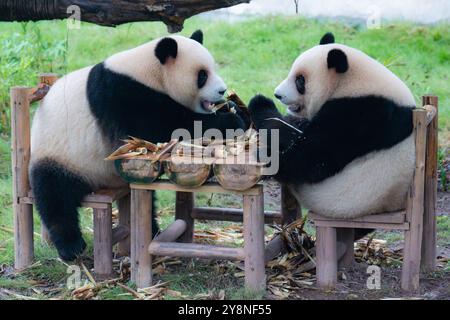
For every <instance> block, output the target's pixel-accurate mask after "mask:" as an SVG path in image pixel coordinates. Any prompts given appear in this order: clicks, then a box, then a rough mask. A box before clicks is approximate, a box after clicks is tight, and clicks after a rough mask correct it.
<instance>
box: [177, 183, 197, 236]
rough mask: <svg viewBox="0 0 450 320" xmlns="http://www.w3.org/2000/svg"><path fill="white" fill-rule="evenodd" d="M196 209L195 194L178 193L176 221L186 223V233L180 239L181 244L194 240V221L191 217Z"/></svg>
mask: <svg viewBox="0 0 450 320" xmlns="http://www.w3.org/2000/svg"><path fill="white" fill-rule="evenodd" d="M193 208H194V193H192V192H180V191H177V192H176V201H175V219H176V220H177V219H182V220H184V221H185V222H186V231H185V232H184V233H183V234H182V235H181V236H180V237H179V238H178V241H179V242H192V240H193V239H194V219H193V218H192V217H191V213H192V209H193Z"/></svg>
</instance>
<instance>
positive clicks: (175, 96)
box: [30, 31, 249, 260]
mask: <svg viewBox="0 0 450 320" xmlns="http://www.w3.org/2000/svg"><path fill="white" fill-rule="evenodd" d="M202 42H203V34H202V32H201V31H196V32H194V33H193V34H192V36H191V38H186V37H182V36H170V37H164V38H160V39H155V40H153V41H150V42H148V43H146V44H143V45H141V46H139V47H137V48H134V49H131V50H128V51H124V52H120V53H118V54H115V55H113V56H111V57H110V58H108V59H106V60H105V61H104V62H101V63H99V64H97V65H95V66H90V67H86V68H84V69H80V70H77V71H74V72H72V73H69V74H67V75H66V76H65V77H63V78H61V79H59V80H58V81H57V82H56V83H55V84H54V85H53V86H52V88H51V89H50V91H49V92H48V94H47V95H46V97H45V98H44V100H43V102H42V104H41V106H40V107H39V108H38V109H37V111H36V113H35V116H34V119H33V125H32V131H31V162H30V182H31V187H32V190H33V192H34V196H35V200H36V206H37V209H38V211H39V213H40V216H41V218H42V220H43V223H44V224H45V226H46V227H47V228H48V230H49V233H50V238H51V240H52V242H53V243H54V245H55V247H56V249H57V250H58V253H59V255H60V256H61V258H63V259H65V260H73V259H74V258H75V257H76V256H77V255H79V254H80V253H82V252H83V250H84V249H85V247H86V243H85V242H84V240H83V238H82V235H81V230H80V227H79V222H78V213H77V208H78V207H79V206H80V204H81V200H82V199H83V197H84V196H85V195H86V194H88V193H90V192H92V191H94V190H96V189H99V188H105V187H108V188H111V187H119V186H122V185H124V183H125V182H124V181H123V180H121V179H120V177H119V176H118V174H117V173H116V172H115V170H114V166H113V164H112V163H111V162H106V161H103V159H104V158H105V157H106V156H107V155H108V154H110V153H111V152H112V151H113V150H114V149H115V148H116V147H117V146H118V144H119V143H120V139H123V138H126V137H127V136H129V135H130V136H135V137H139V138H142V139H145V140H149V141H155V142H165V141H168V140H170V138H171V134H172V132H173V131H174V130H175V129H179V128H185V129H188V130H189V131H190V132H191V134H192V131H193V128H194V120H197V121H202V128H203V130H207V129H209V128H216V129H219V130H221V131H222V132H224V131H225V130H226V129H244V130H245V129H247V127H248V126H249V119H248V117H247V116H246V115H245V114H244V113H243V112H242V111H240V110H236V111H237V112H236V113H223V112H222V113H212V110H213V105H214V103H215V102H217V101H218V100H221V99H222V97H223V95H224V93H225V91H226V89H227V87H226V86H225V83H224V82H223V81H222V79H221V78H220V77H219V76H218V75H217V73H216V70H215V62H214V59H213V57H212V56H211V54H210V53H209V52H208V50H207V49H206V48H205V47H204V46H203V45H202ZM153 212H155V211H153ZM152 225H153V226H154V227H156V228H154V230H153V233H155V232H156V231H157V224H156V222H155V221H154V222H153V224H152Z"/></svg>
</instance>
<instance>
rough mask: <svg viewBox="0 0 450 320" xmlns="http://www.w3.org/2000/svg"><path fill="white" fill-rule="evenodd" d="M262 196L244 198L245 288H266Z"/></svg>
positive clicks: (258, 289)
mask: <svg viewBox="0 0 450 320" xmlns="http://www.w3.org/2000/svg"><path fill="white" fill-rule="evenodd" d="M264 249H265V248H264V195H263V194H259V195H257V196H249V195H245V196H244V251H245V287H246V288H247V289H249V290H255V291H261V290H264V289H265V288H266V274H265V271H266V269H265V252H264Z"/></svg>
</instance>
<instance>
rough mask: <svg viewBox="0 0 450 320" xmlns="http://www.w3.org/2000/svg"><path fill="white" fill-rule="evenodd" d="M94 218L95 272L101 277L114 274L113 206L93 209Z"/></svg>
mask: <svg viewBox="0 0 450 320" xmlns="http://www.w3.org/2000/svg"><path fill="white" fill-rule="evenodd" d="M93 210H94V211H93V219H94V272H95V274H96V275H97V276H99V277H100V278H107V277H109V276H111V274H112V271H113V269H112V208H111V204H108V205H107V208H106V209H97V208H94V209H93Z"/></svg>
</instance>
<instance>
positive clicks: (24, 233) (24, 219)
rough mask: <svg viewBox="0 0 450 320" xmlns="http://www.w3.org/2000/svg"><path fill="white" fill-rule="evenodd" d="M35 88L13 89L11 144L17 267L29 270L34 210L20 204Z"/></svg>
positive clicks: (26, 185)
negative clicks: (32, 96) (30, 100)
mask: <svg viewBox="0 0 450 320" xmlns="http://www.w3.org/2000/svg"><path fill="white" fill-rule="evenodd" d="M31 90H32V88H26V87H14V88H11V131H12V132H11V141H12V179H13V213H14V257H15V263H14V267H15V268H16V269H22V268H25V267H27V266H29V265H30V264H31V263H32V261H33V258H34V242H33V206H32V205H31V204H24V203H20V200H19V199H20V198H21V197H25V196H27V195H28V191H29V189H30V184H29V180H28V165H29V162H30V102H29V94H30V92H31Z"/></svg>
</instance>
